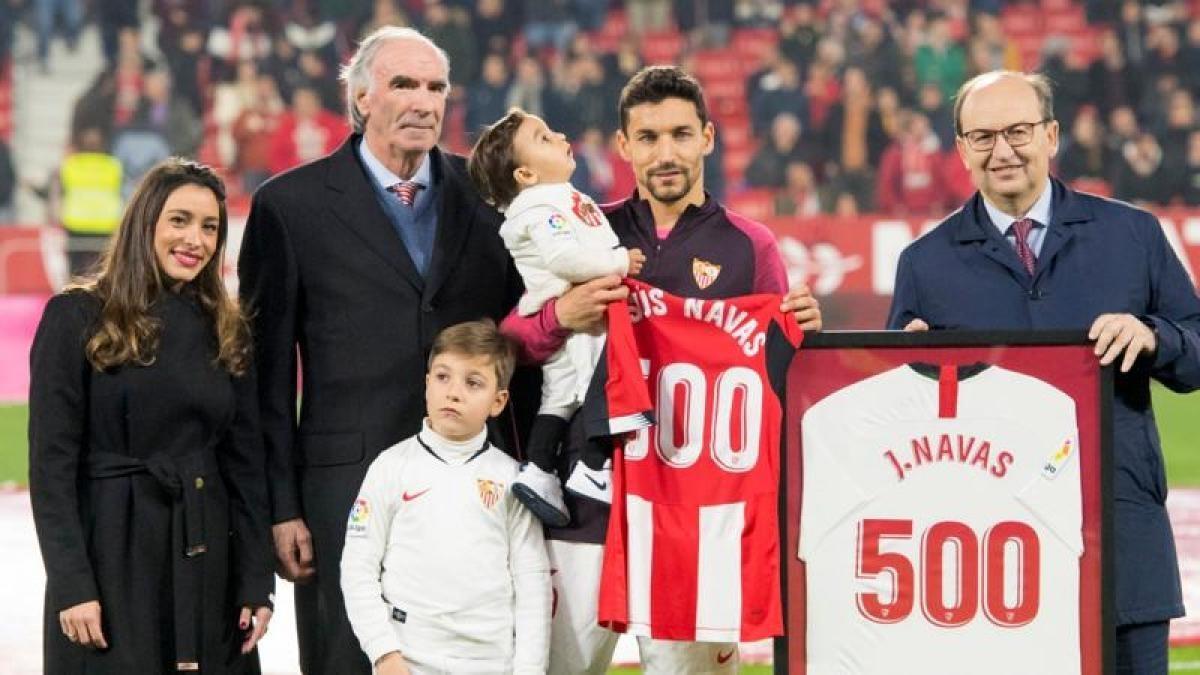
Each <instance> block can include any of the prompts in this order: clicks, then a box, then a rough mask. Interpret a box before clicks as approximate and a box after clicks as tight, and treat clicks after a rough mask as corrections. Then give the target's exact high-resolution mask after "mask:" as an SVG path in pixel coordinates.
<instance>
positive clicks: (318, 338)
mask: <svg viewBox="0 0 1200 675" xmlns="http://www.w3.org/2000/svg"><path fill="white" fill-rule="evenodd" d="M449 65H450V64H449V62H448V59H447V57H446V54H445V52H443V51H442V50H441V49H440V48H439V47H438V46H437V45H435V44H434V43H433V42H432V41H430V40H429V39H428V38H426V37H425V36H423V35H421V34H420V33H418V32H416V31H414V30H411V29H407V28H396V27H385V28H381V29H379V30H378V31H376V32H375V33H373V34H371V35H370V36H368V37H367V38H366V39H365V40H364V41H363V42H362V44H361V45H360V46H359V49H358V51H357V53H356V54H355V55H354V57H353V58H352V59H351V61H350V63H349V64H348V65H347V66H346V68H345V70H344V72H343V74H342V78H343V80H344V81H345V84H346V93H347V102H348V108H349V115H350V119H351V122H352V126H353V132H352V134H351V135H350V137H349V138H348V139H346V142H345V143H343V144H342V146H341V147H340V148H338V149H337V150H336V151H334V152H333V153H332V154H331V155H329V156H327V157H324V158H322V159H319V160H317V161H315V162H313V163H311V164H307V165H304V166H301V167H299V168H296V169H293V170H291V171H288V172H286V173H283V174H281V175H279V176H276V177H274V178H273V179H271V180H270V181H268V182H266V183H264V184H263V185H262V187H261V188H259V190H258V191H257V192H256V193H255V196H254V201H253V204H252V206H251V210H250V217H249V220H248V222H247V225H246V233H245V237H244V240H243V243H242V249H241V255H240V259H239V265H238V268H239V274H240V277H241V279H240V283H241V295H242V298H243V301H244V302H245V303H247V305H248V307H249V311H250V312H251V313H252V316H253V328H254V337H255V340H256V354H257V368H258V373H259V378H260V379H259V386H260V390H261V393H260V398H261V403H262V419H263V428H264V434H265V437H266V448H267V455H268V475H269V484H270V493H271V502H272V504H271V506H272V517H273V522H274V526H273V531H274V539H275V550H276V556H277V558H278V563H279V570H280V573H281V574H282V575H283V576H284V577H285V578H288V579H291V580H293V581H296V582H297V584H298V585H297V590H296V611H297V621H298V627H297V630H298V633H299V641H300V662H301V668H302V669H303V670H304V672H305V673H309V674H312V673H337V674H338V675H341V674H343V673H370V672H371V664H369V663H368V662H367V659H366V657H365V656H364V655H363V653H362V651H361V650H360V649H359V645H358V642H357V640H356V639H355V637H354V634H353V632H352V631H351V629H350V625H349V623H348V621H347V619H346V612H345V608H344V604H343V601H342V594H341V590H340V588H339V583H338V563H339V559H340V557H341V551H342V544H343V538H344V535H345V527H346V519H347V514H348V513H349V512H350V506H351V502H352V501H353V499H354V496H355V494H356V491H357V489H358V487H359V484H360V483H361V481H362V478H363V475H364V474H365V473H366V469H367V467H368V465H370V463H371V460H373V459H374V458H375V457H376V455H378V454H379V452H380V451H382V450H383V449H385V448H387V447H389V446H391V445H392V444H394V443H396V442H398V441H400V440H401V439H403V438H405V437H407V436H410V435H412V434H414V433H416V432H417V430H418V429H419V428H420V423H421V418H422V416H423V414H424V409H425V405H424V373H425V359H426V355H427V354H428V350H429V347H430V344H431V343H432V341H433V338H434V336H436V335H437V333H438V332H439V331H440V330H441V329H443V328H445V327H447V326H450V325H452V324H455V323H459V322H461V321H466V320H471V319H478V318H481V317H491V318H493V319H495V320H497V321H499V320H500V319H501V318H502V317H504V316H505V314H507V313H508V311H509V310H510V309H511V308H512V307H513V305H514V304H515V303H516V300H517V298H518V297H519V296H520V294H521V292H522V291H523V287H522V285H521V280H520V277H519V276H518V275H517V271H516V269H515V267H514V266H513V263H512V260H511V259H510V258H509V256H508V253H507V252H506V251H505V249H504V245H503V243H502V242H501V240H500V237H499V234H498V230H499V226H500V216H499V214H497V213H496V212H495V211H494V210H493V209H491V208H490V207H488V206H487V205H486V204H484V203H483V202H482V201H481V200H480V198H479V197H478V195H477V194H476V193H475V192H474V190H473V189H472V188H471V187H470V182H469V180H468V178H467V175H466V170H465V161H464V160H463V158H462V157H458V156H454V155H451V154H448V153H445V152H442V151H440V150H439V149H438V148H437V147H436V144H437V142H438V138H439V137H440V135H441V129H442V119H443V115H444V113H445V109H446V96H447V93H448V91H449V88H450V81H449ZM611 285H612V284H608V286H602V285H600V284H593V285H591V286H587V285H585V286H583V287H580V288H579V289H577V292H575V293H572V294H568V297H564V298H560V299H559V301H558V309H557V312H558V316H559V319H560V321H565V323H566V324H567V325H582V324H586V323H588V322H591V321H594V320H595V319H596V318H598V317H599V316H601V314H602V312H603V306H604V303H605V302H607V301H609V300H612V299H615V298H619V297H621V296H622V295H623V293H622V292H619V291H614V290H612V289H611ZM297 348H298V349H297ZM297 351H298V352H299V363H300V364H301V366H302V367H303V373H302V374H303V378H302V382H303V392H302V393H303V396H302V397H300V398H302V403H301V405H300V407H299V411H297V405H296V403H297V388H296V383H297V378H296V368H297ZM535 377H536V376H535ZM530 385H532V386H530ZM513 390H514V391H513V394H514V397H513V402H512V406H511V407H510V411H511V410H513V409H515V410H516V411H517V413H521V414H526V413H527V414H528V415H530V416H532V414H533V412H535V411H536V409H537V390H536V381H534V382H527V383H526V384H525V386H524V387H523V386H522V385H521V383H519V382H515V383H514V386H513ZM500 426H501V427H502V428H503V430H504V431H505V432H511V431H512V430H513V429H515V428H517V427H518V425H516V424H514V423H513V422H512V421H511V420H508V421H502V423H501V425H500ZM510 440H511V439H510ZM510 445H511V443H510Z"/></svg>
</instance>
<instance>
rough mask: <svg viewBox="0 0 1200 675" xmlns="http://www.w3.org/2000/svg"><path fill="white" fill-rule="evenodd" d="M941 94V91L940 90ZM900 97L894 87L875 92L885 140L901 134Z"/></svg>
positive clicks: (885, 87)
mask: <svg viewBox="0 0 1200 675" xmlns="http://www.w3.org/2000/svg"><path fill="white" fill-rule="evenodd" d="M938 91H939V93H940V92H941V90H938ZM902 110H903V109H902V108H901V107H900V95H899V94H897V93H896V90H895V89H893V88H892V87H887V86H884V87H880V88H879V91H877V92H875V112H876V113H877V114H878V115H879V126H881V127H883V135H884V138H886V139H888V140H889V141H890V140H891V139H893V138H895V137H896V136H898V135H899V134H900V112H901V111H902Z"/></svg>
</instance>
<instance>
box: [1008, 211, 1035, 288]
mask: <svg viewBox="0 0 1200 675" xmlns="http://www.w3.org/2000/svg"><path fill="white" fill-rule="evenodd" d="M1034 225H1037V221H1035V220H1033V219H1032V218H1022V219H1021V220H1017V221H1014V222H1013V224H1012V231H1013V235H1014V236H1015V237H1016V239H1017V257H1018V258H1020V259H1021V264H1022V265H1024V266H1025V271H1026V272H1029V276H1033V268H1034V266H1035V265H1037V255H1035V254H1034V252H1033V249H1032V248H1029V232H1030V231H1031V230H1032V229H1033V227H1034Z"/></svg>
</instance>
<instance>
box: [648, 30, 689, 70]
mask: <svg viewBox="0 0 1200 675" xmlns="http://www.w3.org/2000/svg"><path fill="white" fill-rule="evenodd" d="M683 42H684V40H683V35H681V34H680V33H679V31H675V30H670V31H662V32H658V33H646V34H645V35H643V36H642V59H644V60H645V61H646V63H647V64H648V65H655V64H673V63H675V62H676V61H677V60H678V59H679V53H680V52H682V51H683Z"/></svg>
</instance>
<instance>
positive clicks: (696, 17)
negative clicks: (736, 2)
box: [672, 0, 733, 194]
mask: <svg viewBox="0 0 1200 675" xmlns="http://www.w3.org/2000/svg"><path fill="white" fill-rule="evenodd" d="M672 6H673V8H674V15H675V23H676V25H678V26H679V30H680V31H681V32H683V33H685V34H687V36H688V43H689V44H691V45H693V46H696V47H706V48H710V49H716V48H720V47H724V46H726V45H728V44H729V31H730V28H731V27H732V26H733V2H731V1H730V0H673V2H672ZM710 194H711V192H710Z"/></svg>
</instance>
